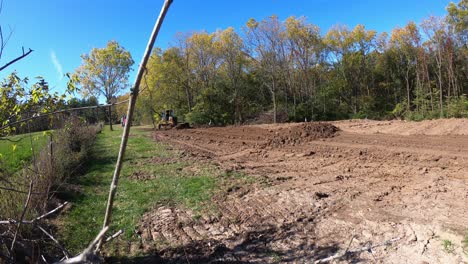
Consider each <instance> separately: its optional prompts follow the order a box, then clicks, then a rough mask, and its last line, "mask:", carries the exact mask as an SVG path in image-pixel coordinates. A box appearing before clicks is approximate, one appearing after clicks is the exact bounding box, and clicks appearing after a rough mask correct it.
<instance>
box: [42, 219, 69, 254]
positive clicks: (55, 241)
mask: <svg viewBox="0 0 468 264" xmlns="http://www.w3.org/2000/svg"><path fill="white" fill-rule="evenodd" d="M37 228H39V230H41V231H42V233H44V234H45V235H46V236H48V237H49V238H50V239H51V240H52V241H54V243H55V244H57V246H58V247H59V248H60V250H62V252H63V254H64V255H65V257H66V258H67V259H68V258H70V256H71V255H70V252H68V250H66V249H65V248H64V247H63V246H62V244H60V242H58V240H57V239H55V237H53V236H52V235H51V234H50V233H49V232H47V231H46V230H45V229H44V228H42V227H41V226H37Z"/></svg>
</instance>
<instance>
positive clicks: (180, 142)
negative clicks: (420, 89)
mask: <svg viewBox="0 0 468 264" xmlns="http://www.w3.org/2000/svg"><path fill="white" fill-rule="evenodd" d="M333 124H334V126H336V127H338V128H339V129H341V130H342V131H339V132H337V129H336V128H335V127H334V126H332V125H329V124H326V123H319V124H316V123H312V124H303V123H302V124H283V125H258V126H240V127H225V128H205V129H189V130H172V131H157V132H155V134H154V136H155V139H156V140H160V141H163V142H169V143H171V144H173V145H174V146H176V147H177V148H179V149H181V150H183V151H185V152H186V153H191V155H194V156H196V157H197V158H199V159H200V160H206V161H210V162H213V163H215V164H219V165H220V166H221V167H222V168H224V169H225V170H227V171H234V170H239V171H242V172H244V173H247V174H249V175H251V176H252V177H254V178H256V179H257V181H256V183H254V184H252V185H244V186H233V187H231V188H229V189H228V190H227V191H226V194H225V195H220V196H216V198H215V199H214V201H213V202H214V203H215V204H216V208H217V213H216V214H211V215H208V214H207V215H201V216H197V215H196V214H195V213H194V212H191V211H190V210H184V209H181V208H165V207H163V208H157V209H155V210H154V211H152V212H148V213H147V214H146V215H145V216H144V218H143V219H142V221H141V225H140V227H139V232H140V233H141V236H142V242H143V243H142V245H143V247H144V249H145V250H147V251H148V252H152V251H154V250H156V251H157V252H158V254H157V256H158V257H153V259H151V258H146V259H145V258H143V259H141V261H145V260H146V261H154V260H158V261H161V262H173V263H179V262H180V263H187V261H188V262H189V263H200V262H201V263H206V262H210V263H217V262H218V263H220V262H223V263H224V262H230V263H275V262H276V263H278V262H281V263H303V262H311V263H313V262H314V261H316V260H318V259H322V258H326V257H328V256H331V255H334V254H335V253H337V252H344V251H345V250H346V249H347V248H348V249H349V251H351V252H348V253H347V254H345V256H344V257H342V258H340V259H338V260H335V263H349V262H359V261H375V262H376V263H467V262H468V255H467V254H468V252H466V251H467V248H466V247H465V249H464V248H463V243H462V240H463V239H464V237H468V135H467V134H466V133H467V132H466V131H467V130H466V126H467V120H466V119H459V120H436V121H427V122H420V123H412V122H406V123H403V122H401V121H390V122H388V123H387V121H386V122H377V121H341V122H334V123H333ZM394 127H397V128H394ZM405 129H406V130H405ZM322 132H323V133H322ZM303 133H305V134H303ZM307 133H309V135H312V136H310V137H309V136H306V134H307ZM314 133H315V134H314ZM286 138H287V139H288V140H290V139H291V138H293V139H294V140H291V141H290V142H289V141H288V142H287V141H286V140H285V141H284V143H281V144H277V143H278V142H283V141H282V139H286ZM278 139H281V140H280V141H277V140H278ZM444 240H447V241H450V242H451V243H453V245H454V248H453V251H452V250H447V248H444V246H443V243H444V242H443V241H444ZM386 241H394V242H389V243H387V244H385V242H386ZM363 247H364V248H369V247H373V248H372V250H363V251H360V252H352V251H353V250H356V249H361V248H363ZM464 250H465V253H464V252H463V251H464ZM448 251H452V252H448Z"/></svg>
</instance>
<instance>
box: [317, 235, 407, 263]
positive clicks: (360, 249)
mask: <svg viewBox="0 0 468 264" xmlns="http://www.w3.org/2000/svg"><path fill="white" fill-rule="evenodd" d="M353 238H354V237H353ZM400 239H401V237H397V238H392V239H390V240H387V241H385V242H382V243H378V244H375V245H372V244H370V245H368V246H365V247H361V248H357V249H353V250H344V251H341V252H339V253H336V254H335V255H333V256H330V257H327V258H323V259H319V260H316V261H315V262H314V263H315V264H317V263H325V262H329V261H331V260H334V259H339V258H342V257H344V256H346V255H348V254H355V253H359V252H363V251H371V250H372V249H373V248H377V247H381V246H388V245H390V244H392V243H393V242H395V241H398V240H400Z"/></svg>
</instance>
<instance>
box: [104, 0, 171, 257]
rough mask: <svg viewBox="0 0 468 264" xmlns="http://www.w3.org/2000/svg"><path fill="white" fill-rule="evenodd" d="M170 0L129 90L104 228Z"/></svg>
mask: <svg viewBox="0 0 468 264" xmlns="http://www.w3.org/2000/svg"><path fill="white" fill-rule="evenodd" d="M172 1H173V0H165V1H164V5H163V7H162V8H161V12H160V13H159V17H158V19H157V21H156V24H155V25H154V28H153V32H152V33H151V36H150V39H149V41H148V44H147V46H146V50H145V53H144V55H143V59H142V61H141V63H140V67H139V68H138V73H137V77H136V79H135V83H134V84H133V89H132V90H131V93H130V97H129V100H130V101H129V103H128V110H127V118H128V125H126V126H125V128H124V131H123V133H122V141H121V143H120V149H119V155H118V157H117V162H116V164H115V170H114V175H113V177H112V182H111V185H110V189H109V198H108V200H107V206H106V215H105V217H104V224H103V227H104V228H105V227H107V226H109V223H110V220H111V216H112V207H113V204H114V198H115V194H116V192H117V185H118V182H119V177H120V170H121V169H122V162H123V157H124V155H125V150H126V148H127V141H128V136H129V134H130V127H131V122H132V117H133V112H134V110H135V104H136V100H137V98H138V93H139V90H140V83H141V80H142V79H143V75H144V73H145V69H146V64H147V63H148V60H149V57H150V55H151V50H152V49H153V46H154V42H155V41H156V37H157V36H158V33H159V29H160V28H161V25H162V23H163V21H164V17H165V16H166V13H167V11H168V10H169V7H170V6H171V4H172ZM101 245H102V240H100V241H99V244H98V245H97V247H96V251H99V249H100V247H101Z"/></svg>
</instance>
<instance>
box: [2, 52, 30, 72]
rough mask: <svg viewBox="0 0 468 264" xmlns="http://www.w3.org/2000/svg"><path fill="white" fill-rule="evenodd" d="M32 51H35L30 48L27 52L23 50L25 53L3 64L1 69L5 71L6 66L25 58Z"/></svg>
mask: <svg viewBox="0 0 468 264" xmlns="http://www.w3.org/2000/svg"><path fill="white" fill-rule="evenodd" d="M31 52H33V50H32V49H29V51H28V52H26V53H24V52H23V55H21V56H18V57H17V58H16V59H13V60H11V61H10V62H8V63H7V64H5V65H3V66H2V67H0V71H3V70H4V69H5V68H6V67H8V66H10V65H12V64H13V63H15V62H17V61H19V60H21V59H23V58H25V57H26V56H28V55H29V54H31Z"/></svg>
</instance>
